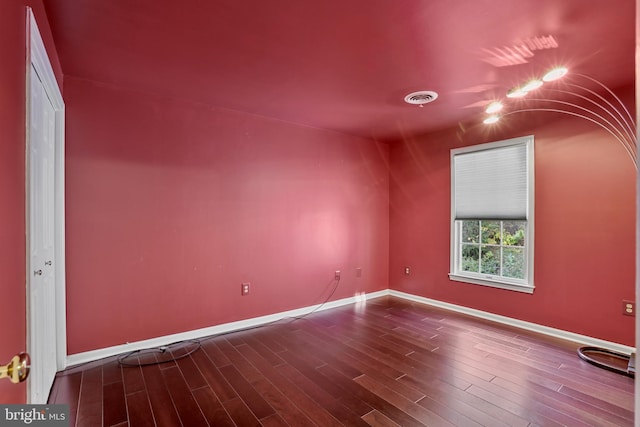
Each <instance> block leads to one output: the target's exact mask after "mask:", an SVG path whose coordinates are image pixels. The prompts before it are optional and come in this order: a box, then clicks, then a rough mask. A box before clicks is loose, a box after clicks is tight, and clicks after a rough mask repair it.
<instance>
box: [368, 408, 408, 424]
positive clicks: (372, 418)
mask: <svg viewBox="0 0 640 427" xmlns="http://www.w3.org/2000/svg"><path fill="white" fill-rule="evenodd" d="M362 420H363V421H364V422H366V423H367V424H369V425H370V426H371V427H401V426H400V425H399V424H398V423H395V422H393V420H390V419H389V418H388V417H386V416H385V415H384V414H383V413H381V412H379V411H378V410H375V409H374V410H373V411H371V412H369V413H368V414H366V415H364V416H363V417H362Z"/></svg>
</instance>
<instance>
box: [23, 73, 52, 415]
mask: <svg viewBox="0 0 640 427" xmlns="http://www.w3.org/2000/svg"><path fill="white" fill-rule="evenodd" d="M30 80H31V82H30V88H31V94H30V103H31V104H30V118H29V159H28V162H29V184H28V185H29V250H30V258H29V265H30V270H31V271H30V279H29V296H28V298H29V352H30V354H31V373H30V383H29V389H30V392H29V394H30V402H31V403H46V401H47V398H48V396H49V391H50V390H51V385H52V384H53V379H54V377H55V374H56V292H55V269H56V260H55V259H54V255H55V246H54V245H55V239H54V236H55V216H54V215H55V212H54V207H55V203H54V202H55V127H56V123H55V109H54V107H53V105H52V103H51V101H50V100H49V97H48V96H47V93H46V92H45V89H44V86H43V84H42V81H41V80H40V78H39V76H38V73H37V71H36V70H35V68H33V66H32V67H31V78H30Z"/></svg>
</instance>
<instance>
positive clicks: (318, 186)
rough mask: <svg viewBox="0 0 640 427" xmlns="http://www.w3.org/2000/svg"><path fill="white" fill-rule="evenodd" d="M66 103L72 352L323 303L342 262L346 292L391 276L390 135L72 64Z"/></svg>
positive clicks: (373, 286)
mask: <svg viewBox="0 0 640 427" xmlns="http://www.w3.org/2000/svg"><path fill="white" fill-rule="evenodd" d="M65 102H66V108H67V146H66V147H67V163H66V167H67V224H66V226H67V241H66V244H67V298H68V300H67V310H68V342H69V346H68V347H69V348H68V350H69V354H75V353H79V352H83V351H88V350H93V349H99V348H104V347H109V346H114V345H119V344H123V343H125V342H133V341H138V340H143V339H148V338H153V337H157V336H163V335H167V334H173V333H178V332H184V331H188V330H193V329H197V328H203V327H208V326H213V325H217V324H221V323H225V322H231V321H235V320H240V319H246V318H252V317H256V316H261V315H267V314H272V313H276V312H280V311H284V310H290V309H295V308H300V307H304V306H309V305H313V304H318V303H320V302H322V301H324V300H325V299H326V298H327V297H328V296H329V294H330V291H331V289H332V287H333V282H332V279H333V276H334V271H335V270H341V271H342V280H341V282H340V285H339V287H338V289H337V291H336V292H335V295H333V297H332V299H339V298H345V297H351V296H353V295H354V294H355V293H358V292H373V291H377V290H382V289H386V288H387V285H388V248H389V242H388V224H389V218H388V212H389V211H388V207H389V205H388V194H389V188H388V173H387V162H388V146H387V145H380V144H376V143H374V142H372V141H369V140H362V139H358V138H355V137H350V136H347V135H343V134H339V133H333V132H328V131H323V130H318V129H313V128H308V127H301V126H297V125H292V124H288V123H284V122H280V121H277V120H271V119H266V118H263V117H258V116H252V115H247V114H243V113H238V112H233V111H228V110H221V109H216V108H210V107H207V106H204V105H198V104H192V103H183V102H181V101H177V100H172V99H166V98H160V97H156V96H152V95H143V94H140V93H134V92H128V91H125V90H120V89H116V88H112V87H107V86H104V85H101V84H97V83H93V82H88V81H85V80H80V79H76V78H72V77H68V76H66V77H65ZM356 268H362V277H360V278H358V277H356ZM242 282H250V283H251V292H250V295H248V296H241V295H240V284H241V283H242Z"/></svg>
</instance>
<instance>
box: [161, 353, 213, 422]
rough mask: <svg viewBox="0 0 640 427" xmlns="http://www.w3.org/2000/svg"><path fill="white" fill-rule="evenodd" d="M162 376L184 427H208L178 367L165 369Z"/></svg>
mask: <svg viewBox="0 0 640 427" xmlns="http://www.w3.org/2000/svg"><path fill="white" fill-rule="evenodd" d="M162 376H163V377H164V380H165V383H166V385H167V389H168V390H169V394H170V395H171V400H173V404H174V405H175V408H176V412H177V413H178V416H179V417H180V421H182V425H183V426H189V427H192V426H193V427H198V426H203V427H206V426H208V425H209V423H207V421H206V420H205V418H204V415H203V414H202V411H201V410H200V407H199V406H198V404H197V403H196V400H195V399H194V397H193V395H192V394H191V390H190V389H189V386H188V385H187V383H186V381H185V379H184V377H183V376H182V373H181V372H180V370H179V369H178V368H177V367H176V366H174V367H172V368H168V369H164V370H162Z"/></svg>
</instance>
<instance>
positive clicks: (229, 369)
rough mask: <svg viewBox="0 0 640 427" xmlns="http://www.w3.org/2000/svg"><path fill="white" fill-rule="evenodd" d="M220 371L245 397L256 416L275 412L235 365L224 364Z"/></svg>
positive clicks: (259, 416)
mask: <svg viewBox="0 0 640 427" xmlns="http://www.w3.org/2000/svg"><path fill="white" fill-rule="evenodd" d="M220 372H221V373H222V375H224V377H225V378H226V379H227V381H228V382H229V384H231V387H233V388H234V389H235V390H236V393H238V395H240V396H242V397H243V400H244V401H245V403H246V405H247V406H248V407H249V409H250V410H251V412H253V414H254V415H255V416H256V418H258V419H261V418H266V417H268V416H269V415H273V414H275V411H274V409H273V408H272V407H271V405H269V404H268V403H267V401H266V400H264V399H263V398H262V396H260V393H258V392H257V391H256V389H255V388H253V386H252V385H251V384H249V382H248V381H247V380H246V379H245V378H244V377H243V376H242V374H241V373H240V371H238V370H237V369H236V367H235V366H233V365H229V366H223V367H222V368H220Z"/></svg>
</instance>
